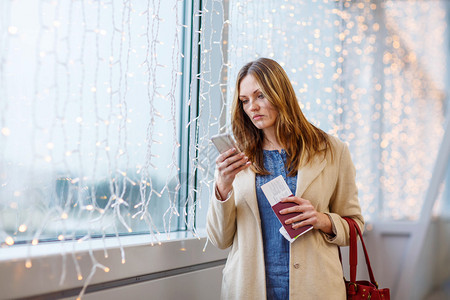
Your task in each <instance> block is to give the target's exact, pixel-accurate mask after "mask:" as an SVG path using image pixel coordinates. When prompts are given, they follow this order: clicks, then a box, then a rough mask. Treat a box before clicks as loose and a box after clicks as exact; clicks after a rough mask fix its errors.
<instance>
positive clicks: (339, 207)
mask: <svg viewBox="0 0 450 300" xmlns="http://www.w3.org/2000/svg"><path fill="white" fill-rule="evenodd" d="M337 148H338V149H339V150H341V151H340V153H339V152H337V151H336V152H337V153H336V152H335V153H334V154H336V156H335V159H338V161H337V163H338V178H337V182H336V187H335V190H334V193H333V195H332V197H331V199H330V212H329V213H328V216H329V217H330V220H331V223H332V227H333V232H334V234H335V235H334V236H333V237H330V236H327V240H328V241H329V242H331V243H334V244H337V245H338V246H347V245H348V243H349V237H350V235H349V227H348V223H347V221H345V220H344V219H343V218H342V217H351V218H352V219H354V220H355V221H356V223H357V224H358V226H359V228H360V229H361V231H363V230H364V218H363V216H362V214H361V207H360V205H359V200H358V188H357V187H356V180H355V178H356V171H355V166H354V165H353V162H352V159H351V156H350V151H349V150H348V147H347V145H346V144H344V143H342V142H340V147H337Z"/></svg>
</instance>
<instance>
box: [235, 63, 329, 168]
mask: <svg viewBox="0 0 450 300" xmlns="http://www.w3.org/2000/svg"><path fill="white" fill-rule="evenodd" d="M247 75H252V76H253V77H254V78H255V80H256V81H257V82H258V84H259V87H260V89H261V91H262V93H263V94H264V97H265V98H266V99H267V100H268V101H269V102H270V103H271V104H272V105H273V106H274V107H275V108H276V109H277V110H278V117H277V119H276V122H275V131H276V135H277V138H278V141H279V142H280V144H281V145H282V146H283V147H284V149H285V150H286V153H287V162H286V167H287V168H288V170H289V174H288V176H294V175H295V174H296V173H297V170H298V168H300V166H302V165H303V164H307V163H309V162H310V161H311V159H312V158H313V157H314V156H315V155H318V154H319V153H323V155H324V157H325V154H326V152H327V151H331V145H330V140H329V137H328V136H327V134H326V133H325V132H324V131H322V130H320V129H319V128H317V127H315V126H314V125H312V124H311V123H310V122H309V121H308V120H307V119H306V117H305V116H304V115H303V112H302V111H301V109H300V106H299V104H298V101H297V97H296V95H295V92H294V88H293V87H292V84H291V82H290V80H289V78H288V76H287V74H286V72H285V71H284V70H283V68H282V67H281V66H280V65H279V64H278V63H277V62H276V61H274V60H272V59H268V58H259V59H257V60H255V61H252V62H249V63H247V64H246V65H245V66H243V67H242V68H241V70H240V71H239V74H238V77H237V80H236V87H235V92H234V98H233V104H232V116H231V118H232V128H233V134H234V137H235V138H236V142H237V143H238V146H239V147H240V148H241V150H242V151H244V152H245V155H247V156H248V158H249V160H250V161H251V162H252V169H253V171H255V172H256V173H258V174H262V175H267V174H269V172H268V171H267V170H266V169H265V168H264V161H263V140H264V134H263V131H262V130H260V129H258V128H256V127H255V125H253V123H252V121H251V120H250V118H249V117H248V116H247V114H246V113H245V112H244V109H243V107H242V101H240V100H239V94H240V84H241V81H242V79H243V78H244V77H245V76H247Z"/></svg>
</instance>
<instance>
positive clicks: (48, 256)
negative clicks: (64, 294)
mask: <svg viewBox="0 0 450 300" xmlns="http://www.w3.org/2000/svg"><path fill="white" fill-rule="evenodd" d="M159 241H160V243H158V241H156V240H155V239H154V237H153V238H152V237H151V236H150V235H136V236H124V237H120V238H119V239H117V238H107V239H105V240H102V239H98V240H93V241H83V242H55V243H43V244H38V245H36V246H31V245H16V246H13V247H9V248H6V249H5V248H4V249H0V278H1V280H0V290H1V291H2V297H5V298H7V299H9V298H21V297H29V296H35V295H42V294H46V293H51V292H55V291H61V290H67V289H73V288H77V287H81V286H83V284H84V283H85V281H86V279H87V278H88V277H89V274H90V273H91V271H92V270H93V266H94V263H96V262H98V263H99V265H98V268H96V269H95V274H94V275H93V277H92V278H91V281H90V283H89V284H98V283H103V282H109V281H114V280H120V279H124V278H131V277H135V276H141V275H144V274H151V273H156V272H162V271H167V270H172V269H177V268H182V267H187V266H192V265H196V264H202V263H205V262H212V261H218V260H222V259H224V258H226V255H227V251H221V250H218V249H216V248H215V247H214V246H213V245H211V244H210V243H209V244H208V245H207V247H206V249H205V243H206V237H205V234H204V232H200V237H194V236H193V235H192V234H191V233H188V232H175V233H171V234H170V235H169V236H168V237H165V236H161V239H160V240H159ZM152 242H153V246H152ZM120 244H121V245H122V248H123V250H124V253H125V261H124V263H122V253H121V249H120ZM27 260H31V264H32V266H31V268H27V267H26V263H27ZM74 261H76V262H77V264H75V263H74ZM77 265H78V266H77ZM101 266H105V267H107V269H103V268H102V267H101ZM77 269H79V271H77ZM64 273H65V275H64ZM79 275H81V277H79ZM63 276H65V277H64V280H63V281H62V282H61V283H60V281H61V278H62V277H63ZM80 278H81V280H79V279H80Z"/></svg>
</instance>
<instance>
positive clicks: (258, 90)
mask: <svg viewBox="0 0 450 300" xmlns="http://www.w3.org/2000/svg"><path fill="white" fill-rule="evenodd" d="M260 91H261V89H259V88H258V89H256V90H254V91H253V93H252V94H253V95H254V94H256V93H258V92H260ZM241 97H247V96H245V95H239V98H241Z"/></svg>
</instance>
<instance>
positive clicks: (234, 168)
mask: <svg viewBox="0 0 450 300" xmlns="http://www.w3.org/2000/svg"><path fill="white" fill-rule="evenodd" d="M211 141H212V142H213V144H214V145H215V146H216V148H217V150H218V151H219V152H220V155H219V156H218V157H217V159H216V165H217V170H218V172H219V175H218V177H217V180H216V186H217V190H218V192H219V194H220V196H221V198H222V199H225V198H226V197H227V195H228V193H229V192H230V191H231V189H232V188H233V181H234V178H235V177H236V174H237V173H239V172H240V171H242V170H244V169H246V168H248V167H249V166H250V165H251V162H249V161H248V157H247V156H245V154H244V153H243V152H241V151H240V150H239V148H238V147H237V146H236V143H235V142H234V139H233V138H232V137H231V135H230V134H219V135H216V136H213V137H211Z"/></svg>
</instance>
